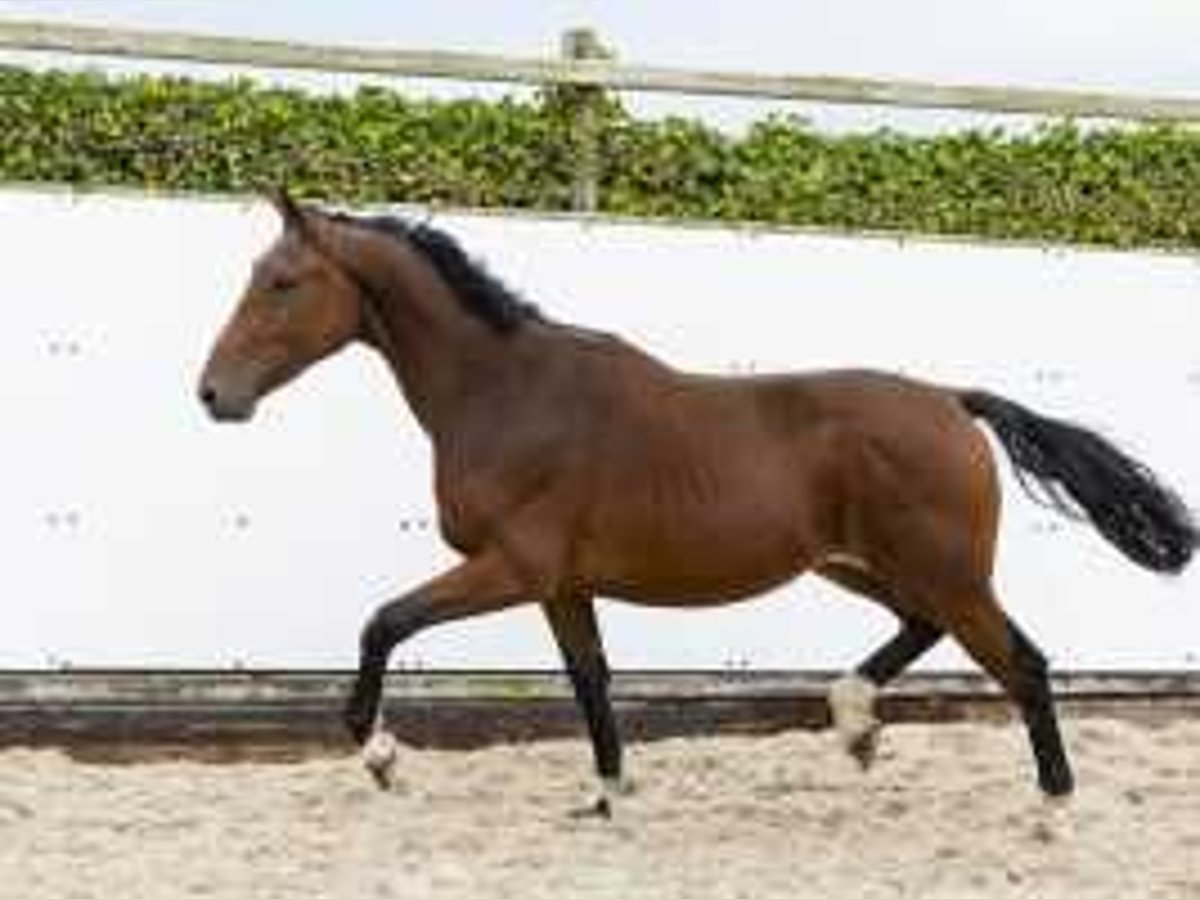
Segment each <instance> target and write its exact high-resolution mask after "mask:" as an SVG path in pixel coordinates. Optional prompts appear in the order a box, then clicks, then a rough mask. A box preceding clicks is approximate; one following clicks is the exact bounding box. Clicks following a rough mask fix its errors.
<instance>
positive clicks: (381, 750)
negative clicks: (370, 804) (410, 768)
mask: <svg viewBox="0 0 1200 900" xmlns="http://www.w3.org/2000/svg"><path fill="white" fill-rule="evenodd" d="M397 746H398V744H397V743H396V739H395V738H394V737H392V734H391V732H389V731H387V730H386V729H385V728H384V727H383V717H382V716H380V717H379V718H377V719H376V720H375V727H374V729H373V730H372V732H371V736H370V737H369V738H368V739H367V742H366V743H365V744H363V748H362V762H363V765H364V766H365V767H366V769H367V771H368V772H370V773H371V777H372V778H374V779H375V783H376V784H378V785H379V786H380V787H381V788H383V789H384V790H387V789H388V788H390V787H391V786H392V772H393V770H394V769H395V766H396V748H397Z"/></svg>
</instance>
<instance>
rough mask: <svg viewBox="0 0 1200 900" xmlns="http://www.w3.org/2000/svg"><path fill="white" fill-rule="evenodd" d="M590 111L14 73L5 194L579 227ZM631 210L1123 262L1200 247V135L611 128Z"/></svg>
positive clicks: (608, 113) (604, 159)
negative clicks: (254, 201) (573, 214)
mask: <svg viewBox="0 0 1200 900" xmlns="http://www.w3.org/2000/svg"><path fill="white" fill-rule="evenodd" d="M588 96H589V95H587V94H583V93H580V91H578V90H572V89H561V88H560V89H553V90H547V91H544V92H542V93H540V94H539V95H538V96H537V97H535V98H534V99H532V100H528V101H519V100H511V99H507V100H501V101H498V102H485V101H479V100H455V101H432V100H414V99H410V98H406V97H405V96H403V95H401V94H398V93H395V92H393V91H390V90H386V89H382V88H377V87H372V88H362V89H360V90H359V91H358V92H357V93H355V94H353V95H350V96H325V95H314V94H308V93H304V92H301V91H296V90H285V89H278V88H264V87H261V86H258V85H256V84H254V83H252V82H249V81H244V80H243V81H233V82H224V83H213V82H204V81H193V80H187V79H180V78H162V77H133V78H109V77H106V76H104V75H101V74H98V73H96V72H82V73H66V72H44V73H43V72H32V71H28V70H25V69H20V68H12V67H0V181H8V182H56V183H64V182H65V183H69V184H73V185H77V186H86V187H99V186H105V185H125V186H133V187H138V188H147V189H151V190H154V189H171V190H186V191H203V192H218V193H243V192H247V191H253V190H257V189H260V188H262V187H264V186H267V185H273V184H279V183H285V182H286V183H287V184H288V185H289V186H291V187H292V188H293V189H294V190H295V191H296V192H297V193H299V194H301V195H304V196H308V197H320V198H326V199H330V200H335V201H338V202H343V203H353V202H383V201H394V202H401V201H403V202H424V203H439V204H447V205H463V206H499V207H513V208H524V209H537V210H563V209H567V208H568V207H569V205H570V202H571V197H572V189H571V186H572V180H573V172H574V162H575V159H576V157H577V154H578V153H579V152H580V138H579V134H578V132H577V131H575V130H573V129H572V128H571V121H572V115H573V113H574V112H575V111H576V110H577V109H578V106H579V104H580V103H581V102H587V99H588ZM596 123H597V140H598V146H599V158H600V161H601V172H600V201H601V205H602V208H603V209H604V210H605V211H607V212H611V213H617V214H623V215H634V216H683V217H691V218H700V219H724V220H738V221H744V220H753V221H764V222H770V223H780V224H789V225H813V226H824V227H834V228H849V229H883V230H903V231H917V232H933V233H941V234H960V235H981V236H988V237H997V238H1012V239H1024V240H1035V241H1056V242H1072V243H1084V244H1105V245H1116V246H1145V245H1168V246H1189V247H1191V246H1197V245H1198V244H1200V203H1196V202H1193V198H1194V197H1195V196H1196V195H1197V193H1198V191H1200V135H1197V134H1196V133H1195V132H1193V131H1190V130H1188V129H1186V128H1183V127H1166V126H1159V127H1144V128H1109V129H1101V130H1083V129H1079V128H1077V127H1076V126H1074V125H1072V124H1070V123H1059V124H1054V125H1049V126H1045V127H1043V128H1042V129H1040V130H1037V131H1035V132H1033V133H1031V134H1029V133H1027V134H1009V133H1006V132H1003V131H990V132H980V131H966V132H959V133H951V134H943V135H938V136H925V137H922V136H911V135H903V134H898V133H894V132H890V131H879V132H875V133H872V134H852V135H845V136H831V135H824V134H819V133H817V132H814V131H813V130H811V129H810V128H809V127H808V126H807V125H806V124H805V123H804V122H803V121H802V120H799V119H796V118H792V117H784V116H780V117H773V118H769V119H767V120H765V121H762V122H759V123H758V124H756V125H754V126H753V127H752V128H751V129H750V130H749V132H748V133H747V134H745V135H744V136H743V137H739V138H734V137H731V136H729V135H727V134H724V133H722V132H720V131H717V130H715V129H713V128H710V127H708V126H706V125H704V124H702V123H700V122H697V121H693V120H688V119H680V118H667V119H664V120H659V121H644V120H639V119H636V118H633V117H632V116H630V115H629V114H628V113H627V112H626V111H625V110H623V109H622V108H621V106H620V105H619V104H618V103H616V102H615V101H613V100H612V99H611V98H608V97H605V98H604V99H603V102H602V103H601V104H600V105H599V107H598V109H597V114H596Z"/></svg>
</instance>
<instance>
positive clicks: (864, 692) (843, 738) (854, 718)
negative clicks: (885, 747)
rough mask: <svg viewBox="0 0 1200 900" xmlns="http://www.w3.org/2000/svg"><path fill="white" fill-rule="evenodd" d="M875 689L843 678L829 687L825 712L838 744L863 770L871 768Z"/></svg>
mask: <svg viewBox="0 0 1200 900" xmlns="http://www.w3.org/2000/svg"><path fill="white" fill-rule="evenodd" d="M878 693H879V689H878V688H877V687H875V685H873V684H872V683H871V682H869V681H868V680H867V679H865V678H862V677H861V676H858V675H845V676H843V677H841V678H839V679H838V680H837V681H835V682H834V683H833V684H832V685H830V686H829V708H830V711H831V712H832V714H833V724H834V726H835V727H836V728H837V732H838V740H839V741H840V743H841V745H842V747H844V748H845V750H846V752H847V753H849V754H850V755H852V756H853V757H854V758H855V759H857V760H858V761H859V763H860V764H861V765H862V766H863V768H866V767H867V766H869V765H870V764H871V761H872V759H873V756H874V750H875V740H876V738H877V736H878V733H879V728H880V722H879V719H878V718H876V716H875V695H876V694H878Z"/></svg>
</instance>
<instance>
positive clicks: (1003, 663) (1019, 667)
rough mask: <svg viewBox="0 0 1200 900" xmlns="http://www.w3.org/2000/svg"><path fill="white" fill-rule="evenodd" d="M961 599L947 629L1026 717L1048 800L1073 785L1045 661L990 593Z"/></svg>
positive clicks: (1027, 730) (1072, 787)
mask: <svg viewBox="0 0 1200 900" xmlns="http://www.w3.org/2000/svg"><path fill="white" fill-rule="evenodd" d="M963 599H964V598H958V599H957V605H955V606H953V607H949V606H948V607H946V608H947V609H952V610H953V613H952V620H951V621H948V622H946V623H945V624H946V627H947V630H948V631H949V632H950V633H951V634H952V635H953V636H954V637H955V639H957V640H958V642H959V643H960V644H962V646H963V648H964V649H965V650H966V651H967V653H969V654H970V655H971V657H972V658H973V659H974V660H975V661H976V662H977V663H979V665H981V666H982V667H983V668H984V670H986V671H987V672H988V674H990V675H991V676H992V677H993V678H995V679H996V680H997V681H999V682H1000V684H1001V685H1002V686H1003V687H1004V690H1005V692H1006V693H1007V694H1008V696H1009V698H1010V699H1011V700H1012V701H1013V702H1014V703H1015V704H1016V706H1017V708H1018V709H1019V710H1020V712H1021V717H1022V718H1023V719H1024V722H1025V728H1026V732H1027V733H1028V736H1029V742H1030V745H1031V747H1032V750H1033V756H1034V760H1035V762H1036V765H1037V776H1038V784H1039V785H1040V787H1041V789H1042V791H1043V792H1045V794H1046V795H1047V796H1049V797H1063V796H1066V795H1068V794H1070V793H1071V791H1072V790H1073V789H1074V786H1075V780H1074V776H1073V775H1072V773H1071V765H1070V762H1069V761H1068V759H1067V754H1066V749H1065V748H1064V746H1063V740H1062V735H1061V733H1060V731H1059V727H1058V718H1057V716H1056V715H1055V712H1054V699H1053V696H1052V694H1051V691H1050V679H1049V676H1048V666H1047V663H1046V657H1045V656H1044V655H1043V654H1042V652H1041V651H1040V650H1039V649H1038V648H1037V646H1036V645H1034V643H1033V641H1031V640H1030V639H1029V638H1028V637H1027V636H1026V635H1025V633H1024V632H1023V631H1021V629H1020V628H1018V627H1017V625H1016V624H1015V623H1014V622H1013V621H1012V620H1011V619H1010V618H1009V617H1008V616H1007V615H1005V613H1004V611H1003V610H1002V609H1001V608H1000V605H999V604H998V603H997V602H996V599H995V597H994V596H993V594H992V592H991V590H990V589H984V590H981V591H978V592H976V593H975V594H974V595H973V596H971V597H969V598H965V599H966V600H967V602H965V603H964V602H963Z"/></svg>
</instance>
